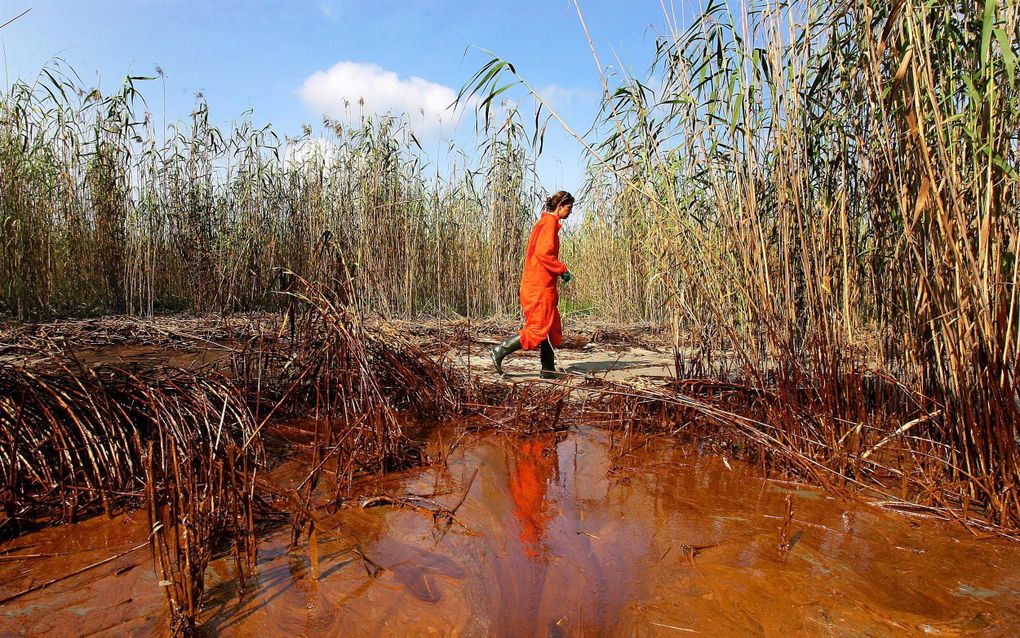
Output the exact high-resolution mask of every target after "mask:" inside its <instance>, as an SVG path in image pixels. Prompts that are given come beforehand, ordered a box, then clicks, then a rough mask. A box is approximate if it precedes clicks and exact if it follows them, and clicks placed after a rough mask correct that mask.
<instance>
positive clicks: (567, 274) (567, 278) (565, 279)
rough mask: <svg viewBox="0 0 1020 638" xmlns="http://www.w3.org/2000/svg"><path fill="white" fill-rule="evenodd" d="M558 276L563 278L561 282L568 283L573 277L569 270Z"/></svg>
mask: <svg viewBox="0 0 1020 638" xmlns="http://www.w3.org/2000/svg"><path fill="white" fill-rule="evenodd" d="M560 277H562V278H563V283H569V282H570V280H571V279H573V278H574V276H573V275H571V274H570V271H569V270H568V271H567V272H565V273H563V274H562V275H560Z"/></svg>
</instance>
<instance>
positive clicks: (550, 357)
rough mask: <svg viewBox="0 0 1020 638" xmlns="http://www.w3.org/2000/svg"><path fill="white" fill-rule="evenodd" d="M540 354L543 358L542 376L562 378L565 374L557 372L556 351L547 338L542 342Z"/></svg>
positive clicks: (544, 377) (545, 377)
mask: <svg viewBox="0 0 1020 638" xmlns="http://www.w3.org/2000/svg"><path fill="white" fill-rule="evenodd" d="M538 350H539V355H540V356H541V358H542V378H543V379H562V378H563V375H562V374H560V373H559V372H556V351H555V350H553V347H552V344H551V343H549V340H548V339H546V340H545V341H543V342H542V343H541V345H540V346H539V348H538Z"/></svg>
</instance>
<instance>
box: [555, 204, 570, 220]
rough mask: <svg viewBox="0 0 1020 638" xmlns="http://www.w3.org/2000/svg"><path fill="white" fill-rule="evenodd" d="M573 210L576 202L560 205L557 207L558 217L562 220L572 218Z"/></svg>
mask: <svg viewBox="0 0 1020 638" xmlns="http://www.w3.org/2000/svg"><path fill="white" fill-rule="evenodd" d="M572 210H574V202H570V203H569V204H560V205H559V206H557V207H556V216H557V217H559V218H560V219H566V218H567V217H570V212H571V211H572Z"/></svg>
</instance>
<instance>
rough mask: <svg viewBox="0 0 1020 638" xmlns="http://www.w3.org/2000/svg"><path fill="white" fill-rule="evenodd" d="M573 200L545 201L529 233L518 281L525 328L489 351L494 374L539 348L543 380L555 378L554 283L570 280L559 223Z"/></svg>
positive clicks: (564, 196) (559, 337) (559, 332)
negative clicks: (512, 356)
mask: <svg viewBox="0 0 1020 638" xmlns="http://www.w3.org/2000/svg"><path fill="white" fill-rule="evenodd" d="M573 207H574V196H573V195H571V194H570V193H568V192H566V191H559V192H558V193H556V194H555V195H553V196H552V197H550V198H548V199H547V200H545V209H544V210H543V211H542V216H541V217H540V218H539V220H538V223H537V224H535V227H534V228H533V229H532V230H531V238H530V239H528V251H527V254H526V257H525V259H524V275H523V276H522V277H521V309H522V310H523V311H524V327H523V328H522V329H521V331H520V332H519V333H518V334H516V335H514V336H513V337H510V338H509V339H507V340H505V341H504V342H503V343H501V344H499V345H498V346H496V347H495V348H493V349H492V362H493V363H494V364H495V365H496V372H498V373H499V374H503V359H504V358H506V356H507V355H509V354H510V353H512V352H516V351H517V350H522V349H523V350H534V349H535V348H539V350H540V357H541V360H542V378H544V379H548V378H556V377H558V376H559V375H558V374H557V372H556V351H555V350H554V348H556V347H559V345H560V344H561V343H562V342H563V327H562V326H561V325H560V311H559V310H557V309H556V304H557V303H559V292H558V291H557V288H556V283H557V280H558V279H560V278H561V277H562V278H563V281H564V282H568V281H570V279H571V274H570V271H569V270H567V267H566V266H565V265H563V262H561V261H560V237H559V231H560V221H562V220H564V219H566V218H567V217H569V216H570V212H571V210H573Z"/></svg>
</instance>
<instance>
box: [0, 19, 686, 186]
mask: <svg viewBox="0 0 1020 638" xmlns="http://www.w3.org/2000/svg"><path fill="white" fill-rule="evenodd" d="M683 1H684V2H686V0H683ZM675 2H676V4H675V6H674V9H675V11H676V12H677V14H680V13H681V11H682V10H684V7H683V6H682V5H681V0H675ZM665 4H666V6H667V7H670V6H671V5H670V2H669V0H666V3H665ZM29 7H31V11H30V12H29V13H28V14H27V15H25V16H24V17H22V18H20V19H19V20H17V21H16V22H14V23H13V24H11V25H9V26H8V27H6V28H4V29H2V30H0V45H2V52H3V55H4V69H3V71H4V73H3V76H2V79H3V82H4V86H7V85H8V84H9V83H10V82H12V81H13V80H14V79H15V78H19V77H20V78H22V79H27V80H31V79H33V78H35V77H36V75H37V74H38V72H39V70H40V69H41V68H42V66H43V65H45V64H46V63H47V61H49V60H51V59H52V58H54V57H60V58H63V59H64V60H65V61H66V62H67V63H68V64H69V65H70V66H71V67H73V68H74V69H75V70H76V71H77V72H78V74H79V75H80V76H81V77H82V78H83V80H84V82H85V83H86V84H87V85H89V86H96V85H98V86H99V87H100V88H101V89H102V90H103V91H111V90H115V89H116V88H117V87H118V86H119V84H120V82H121V81H122V79H123V77H124V76H125V75H127V74H132V75H152V74H153V70H154V68H155V67H156V65H159V66H160V67H161V68H162V69H163V70H164V72H165V74H166V77H165V86H166V89H165V98H166V110H167V119H168V120H170V121H173V120H178V119H187V116H188V114H189V113H190V111H191V107H192V106H193V104H194V95H195V93H196V92H198V91H201V92H202V94H203V95H204V96H205V98H206V100H207V101H208V103H209V107H210V112H211V117H212V120H213V121H214V122H216V123H218V124H221V125H229V123H230V122H231V121H232V120H234V119H236V118H238V117H239V116H240V115H241V114H242V113H243V112H244V111H245V110H247V109H253V110H254V121H255V123H256V124H258V125H262V124H265V123H272V125H273V128H274V130H276V131H277V133H278V134H280V135H281V136H282V135H284V134H287V135H292V136H294V135H298V134H299V133H300V130H301V125H302V124H311V125H313V126H316V125H318V124H319V122H320V121H321V116H322V114H323V112H324V111H328V110H331V109H333V110H335V111H340V110H342V107H341V106H340V104H341V99H342V96H343V94H349V95H350V96H353V95H361V96H362V97H366V105H367V106H368V107H369V108H370V109H373V110H380V111H385V110H393V111H400V110H408V111H416V113H412V114H411V120H412V122H417V123H416V124H415V126H416V127H417V128H419V129H420V131H419V132H420V133H421V136H422V138H423V142H424V143H425V146H426V150H427V151H429V152H430V153H431V154H433V156H436V155H437V151H436V150H435V149H439V148H441V147H444V146H445V144H444V143H443V140H444V139H449V138H451V137H453V138H456V139H458V140H459V141H461V142H462V143H465V142H467V143H470V139H471V138H470V131H471V129H472V126H473V120H472V119H471V118H470V117H469V118H465V119H462V120H461V121H460V122H459V125H458V128H457V129H456V130H454V126H453V122H451V121H450V119H451V116H450V114H448V113H447V114H443V116H442V117H443V119H444V120H445V123H444V124H442V125H440V124H438V121H439V116H438V115H436V114H435V113H432V111H433V110H434V109H436V108H439V107H436V105H438V104H441V103H442V102H443V101H444V100H445V98H447V97H449V95H450V94H451V92H456V91H457V90H458V89H459V88H460V86H461V85H462V84H463V83H464V82H465V81H466V80H467V79H468V78H469V77H470V76H471V75H472V73H473V72H474V71H475V70H477V69H478V68H479V66H480V65H481V64H483V63H484V62H485V61H486V59H487V56H486V55H485V54H484V53H482V52H481V51H478V50H476V49H472V50H469V51H468V53H467V55H466V56H465V48H466V47H482V48H485V49H488V50H491V51H493V52H494V53H496V54H498V55H500V56H501V57H503V58H505V59H508V60H510V61H511V62H513V63H514V64H515V66H516V67H517V69H518V70H519V72H520V73H521V74H522V75H523V76H524V77H525V78H526V79H527V80H528V81H529V82H530V83H531V84H532V85H534V86H536V87H538V88H539V90H540V92H541V93H543V95H545V96H547V97H548V98H549V100H550V102H551V103H552V104H553V106H554V107H555V108H557V109H558V110H559V111H560V112H561V115H562V116H563V117H564V118H565V119H566V120H567V121H568V122H569V123H570V124H571V126H573V127H574V128H575V129H577V130H581V131H583V130H585V129H587V127H588V125H589V124H590V123H591V121H592V118H593V116H594V113H595V109H596V107H597V103H598V97H599V95H600V93H601V84H600V79H599V74H598V71H597V68H596V66H595V63H594V61H593V59H592V55H591V51H590V50H589V47H588V43H587V41H586V39H585V36H584V32H583V30H582V28H581V23H580V21H579V19H578V17H577V14H576V11H575V9H574V6H573V3H572V2H571V1H570V0H543V1H538V0H519V1H510V0H475V1H473V2H468V1H462V0H421V1H417V2H410V1H391V2H375V1H367V0H312V1H309V2H297V1H294V2H284V1H267V0H260V1H247V2H235V1H207V2H192V1H187V2H185V1H176V2H173V1H140V0H119V1H116V2H114V1H106V0H93V1H90V0H78V1H70V0H65V1H53V0H0V23H3V22H5V21H6V20H7V19H9V18H11V17H13V16H15V15H17V14H18V13H20V12H21V11H23V10H24V9H26V8H29ZM581 9H582V12H583V14H584V18H585V21H586V22H587V25H588V29H589V31H590V33H591V36H592V39H593V40H594V41H595V43H596V46H597V50H598V54H599V56H600V59H601V61H602V63H603V64H604V65H611V66H617V65H618V64H619V63H620V62H622V63H623V64H624V65H626V66H628V67H630V68H631V69H632V70H634V71H636V72H642V71H643V70H644V69H645V67H646V66H647V63H648V61H649V59H650V56H651V55H652V53H653V51H654V38H655V35H656V34H657V33H661V32H663V30H664V26H663V25H664V24H665V20H664V17H663V16H664V14H663V5H662V3H661V2H660V1H659V0H633V1H630V0H620V1H609V0H582V2H581ZM686 11H687V12H688V13H691V12H692V11H693V10H692V9H689V8H688V9H686ZM680 22H681V24H684V23H685V21H684V20H683V19H682V18H681V20H680ZM414 78H417V79H414ZM142 92H143V94H144V95H145V97H146V99H147V101H148V104H149V108H150V110H151V111H152V112H153V114H154V116H156V117H157V119H158V118H160V117H161V111H162V110H163V98H164V92H163V87H162V84H161V83H160V82H151V83H148V85H147V86H144V87H143V88H142ZM352 101H353V100H352ZM528 108H529V109H530V106H529V107H528ZM419 109H425V110H426V111H427V112H428V114H429V115H428V116H427V117H426V118H425V119H424V120H423V119H422V116H421V115H420V113H417V111H419ZM333 114H334V115H339V113H338V112H334V113H333ZM554 127H555V125H554V124H550V129H549V130H550V133H549V135H548V136H547V147H546V151H545V153H544V154H543V157H542V159H541V160H540V163H539V176H540V178H541V180H542V183H543V185H544V186H545V187H547V188H549V189H550V190H554V189H556V188H561V187H562V188H567V189H568V190H576V189H578V188H580V184H579V180H580V178H581V175H582V174H583V160H582V159H581V157H580V152H579V147H578V146H577V145H576V144H575V143H573V142H572V141H570V140H569V138H568V137H567V136H566V135H564V134H562V133H560V132H559V131H558V130H554Z"/></svg>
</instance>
